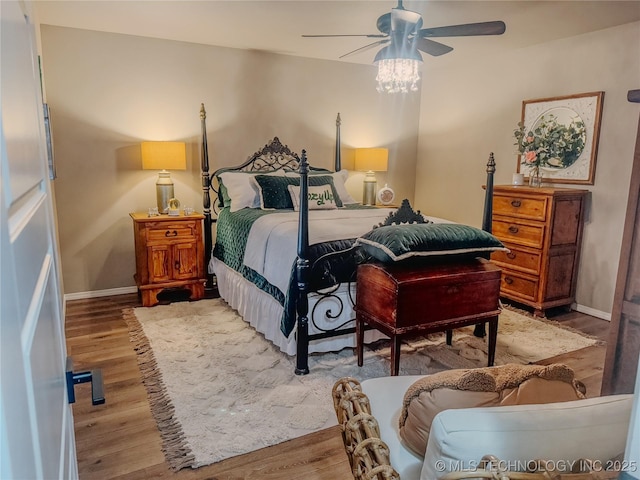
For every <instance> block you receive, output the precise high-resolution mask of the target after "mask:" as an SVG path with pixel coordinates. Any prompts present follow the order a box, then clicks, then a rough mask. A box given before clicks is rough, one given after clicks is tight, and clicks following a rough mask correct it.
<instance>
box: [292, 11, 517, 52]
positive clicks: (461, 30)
mask: <svg viewBox="0 0 640 480" xmlns="http://www.w3.org/2000/svg"><path fill="white" fill-rule="evenodd" d="M422 24H423V21H422V15H420V14H419V13H417V12H413V11H411V10H406V9H405V8H404V7H403V5H402V0H398V6H397V7H395V8H392V9H391V12H389V13H385V14H384V15H381V16H380V17H378V21H377V22H376V26H377V28H378V31H379V32H380V33H373V34H363V35H357V34H356V35H353V34H351V35H350V34H346V35H302V36H303V37H307V38H321V37H366V38H379V39H380V40H376V41H375V42H373V43H370V44H368V45H365V46H363V47H360V48H357V49H355V50H352V51H350V52H347V53H345V54H344V55H341V56H340V57H339V58H344V57H346V56H349V55H353V54H355V53H360V52H364V51H366V50H369V49H371V48H375V47H377V46H381V45H385V44H389V45H388V46H387V47H385V48H383V49H382V50H380V51H379V52H378V54H377V55H376V59H375V61H376V62H377V61H378V60H381V59H383V58H391V57H393V56H394V55H400V54H401V53H400V52H405V53H404V55H407V56H411V57H413V58H416V57H417V58H419V59H420V60H422V57H421V56H420V53H419V52H418V50H420V51H422V52H425V53H427V54H429V55H432V56H435V57H437V56H440V55H444V54H445V53H449V52H450V51H452V50H453V48H452V47H449V46H448V45H444V44H442V43H439V42H436V41H434V40H431V38H432V37H463V36H464V37H470V36H478V35H501V34H503V33H504V32H505V29H506V26H505V24H504V22H502V21H493V22H480V23H465V24H462V25H449V26H446V27H435V28H422Z"/></svg>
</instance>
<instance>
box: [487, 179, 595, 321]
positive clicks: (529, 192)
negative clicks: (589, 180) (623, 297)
mask: <svg viewBox="0 0 640 480" xmlns="http://www.w3.org/2000/svg"><path fill="white" fill-rule="evenodd" d="M587 193H588V191H587V190H578V189H572V188H546V187H541V188H536V187H528V186H511V185H498V186H496V187H494V194H493V222H492V231H493V234H494V235H495V236H496V237H498V238H499V239H500V240H501V241H502V242H503V243H504V244H505V246H506V247H507V248H508V249H509V250H510V252H496V253H494V254H493V255H492V256H491V261H492V262H494V263H495V264H496V265H498V266H499V267H500V268H501V269H502V283H501V287H500V295H501V296H503V297H506V298H509V299H511V300H514V301H516V302H519V303H523V304H525V305H529V306H531V307H533V308H534V309H535V313H536V315H544V310H545V309H548V308H551V307H557V306H564V305H570V304H571V303H572V302H573V301H574V297H575V286H576V277H577V269H578V261H579V257H580V243H581V240H582V229H583V223H584V221H583V211H584V201H585V197H586V194H587Z"/></svg>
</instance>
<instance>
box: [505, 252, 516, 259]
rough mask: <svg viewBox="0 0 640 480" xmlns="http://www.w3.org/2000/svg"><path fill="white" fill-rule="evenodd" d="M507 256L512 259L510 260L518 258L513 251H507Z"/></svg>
mask: <svg viewBox="0 0 640 480" xmlns="http://www.w3.org/2000/svg"><path fill="white" fill-rule="evenodd" d="M507 258H508V259H510V260H513V259H515V258H516V254H515V253H513V252H509V253H507Z"/></svg>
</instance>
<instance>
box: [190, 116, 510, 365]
mask: <svg viewBox="0 0 640 480" xmlns="http://www.w3.org/2000/svg"><path fill="white" fill-rule="evenodd" d="M200 117H201V126H202V146H201V153H202V159H201V160H202V165H201V166H202V186H203V213H204V217H205V220H204V222H205V225H204V227H205V228H204V231H205V233H204V236H205V265H207V268H208V272H209V278H208V282H207V283H208V286H212V284H213V282H215V283H216V286H217V289H218V292H219V294H220V296H221V297H222V298H223V299H224V300H225V301H226V302H227V303H228V304H229V305H230V306H231V307H232V308H234V309H236V310H237V311H238V312H239V313H240V315H241V316H242V317H243V318H244V319H245V321H247V322H248V323H250V324H251V325H252V326H253V327H254V328H255V329H256V330H258V331H259V332H261V333H262V334H263V335H264V336H265V338H267V339H268V340H270V341H271V342H272V343H273V344H274V345H275V346H277V347H278V348H279V349H280V350H281V351H283V352H284V353H286V354H288V355H292V356H293V355H295V356H296V369H295V371H296V373H297V374H306V373H308V372H309V354H311V353H314V352H327V351H338V350H341V349H343V348H345V347H355V340H356V339H355V334H354V332H355V325H354V318H355V315H354V299H355V285H356V283H355V279H356V267H357V265H358V264H360V263H364V262H369V261H377V260H378V259H376V258H375V252H374V253H373V255H372V254H371V252H370V251H368V250H367V248H362V247H363V246H364V247H367V246H366V245H365V244H364V243H362V242H364V241H365V240H364V238H365V237H366V235H365V234H368V232H372V231H374V229H375V228H376V227H379V226H381V225H385V224H387V225H389V224H392V223H399V222H400V221H402V222H403V223H406V222H407V218H409V217H411V218H412V219H413V220H409V221H410V222H414V221H415V219H426V220H425V222H427V223H432V224H437V225H443V226H444V225H445V224H451V223H452V222H448V221H447V220H444V219H439V218H433V217H425V216H422V215H420V213H419V212H414V211H413V210H412V209H411V207H410V206H409V204H408V202H403V203H404V204H405V205H403V208H401V209H399V211H397V212H396V209H395V208H379V207H370V206H369V207H367V206H363V205H360V204H358V203H357V202H356V201H355V200H354V199H353V198H352V197H351V196H350V195H349V194H348V192H347V190H346V188H345V186H344V182H345V180H346V177H347V175H348V172H347V171H346V170H343V169H342V168H341V146H340V127H341V120H340V115H339V114H338V117H337V119H336V145H335V163H334V170H333V171H330V170H327V169H323V168H317V167H313V166H310V165H309V162H308V160H307V155H306V152H305V151H304V150H303V151H302V152H301V154H300V155H298V154H297V153H295V152H293V151H291V150H290V149H289V147H288V146H287V145H285V144H282V143H281V142H280V140H279V139H278V138H277V137H276V138H274V139H273V140H271V141H270V142H269V143H267V144H266V145H265V146H264V147H262V148H261V149H260V150H258V151H257V152H255V153H254V154H253V155H251V156H249V157H248V159H247V160H246V161H245V162H244V163H242V164H240V165H238V166H234V167H224V168H220V169H218V170H216V171H214V172H213V173H210V172H209V155H208V143H207V132H206V111H205V109H204V105H202V106H201V112H200ZM494 171H495V162H494V160H493V154H491V155H490V158H489V163H488V164H487V185H486V198H485V213H484V218H483V224H482V225H483V230H485V231H486V232H490V228H491V192H492V189H493V172H494ZM212 193H213V199H212ZM212 203H213V208H212ZM310 203H311V204H310ZM213 213H216V214H217V219H216V220H215V221H214V219H213V218H212V214H213ZM398 216H399V217H398ZM398 218H400V219H401V220H398ZM214 222H215V223H216V227H217V228H216V241H215V243H214V242H213V238H212V237H213V234H212V225H213V223H214ZM443 228H444V227H443ZM469 228H471V227H469ZM476 230H479V229H476ZM378 231H379V232H381V231H382V230H378ZM500 245H501V244H500ZM481 254H485V255H486V256H488V253H487V251H485V252H482V253H481ZM214 279H215V280H214ZM479 334H480V331H479ZM378 338H381V334H380V333H379V332H377V331H376V330H370V331H368V332H366V336H365V342H371V341H374V340H376V339H378Z"/></svg>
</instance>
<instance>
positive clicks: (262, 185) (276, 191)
mask: <svg viewBox="0 0 640 480" xmlns="http://www.w3.org/2000/svg"><path fill="white" fill-rule="evenodd" d="M254 181H255V182H256V184H257V186H258V191H259V193H260V208H262V209H263V210H272V209H278V210H279V209H284V208H293V202H292V201H291V195H290V194H289V190H288V186H289V185H298V186H299V185H300V178H299V177H275V176H270V175H256V176H255V177H254ZM308 182H309V185H310V186H319V185H330V186H331V191H332V192H333V198H334V200H335V202H336V205H337V206H338V207H342V201H340V197H339V196H338V193H337V192H336V188H335V186H334V184H333V178H332V177H331V176H329V175H314V176H310V177H308Z"/></svg>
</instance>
